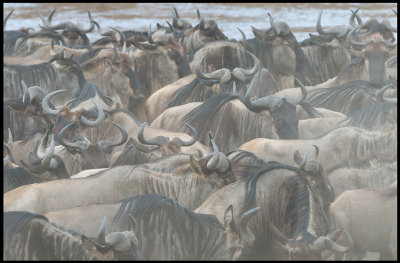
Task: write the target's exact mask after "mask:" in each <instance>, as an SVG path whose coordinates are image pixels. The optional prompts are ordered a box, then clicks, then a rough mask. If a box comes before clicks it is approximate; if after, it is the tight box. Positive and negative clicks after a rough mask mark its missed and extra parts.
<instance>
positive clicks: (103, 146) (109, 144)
mask: <svg viewBox="0 0 400 263" xmlns="http://www.w3.org/2000/svg"><path fill="white" fill-rule="evenodd" d="M112 124H114V125H115V126H117V128H118V129H119V130H120V131H121V134H122V138H121V140H120V141H117V142H111V141H99V142H98V143H97V145H98V146H99V147H100V149H102V150H103V151H105V152H107V150H108V149H109V148H112V147H115V146H119V145H121V144H124V143H125V142H126V141H127V140H128V133H127V132H126V130H125V128H124V127H122V126H121V125H119V124H118V123H115V122H112Z"/></svg>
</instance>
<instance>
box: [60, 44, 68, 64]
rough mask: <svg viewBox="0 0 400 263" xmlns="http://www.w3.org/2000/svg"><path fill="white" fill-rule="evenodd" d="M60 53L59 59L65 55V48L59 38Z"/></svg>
mask: <svg viewBox="0 0 400 263" xmlns="http://www.w3.org/2000/svg"><path fill="white" fill-rule="evenodd" d="M60 54H61V59H65V58H66V57H67V56H66V54H65V49H64V46H63V44H62V42H61V40H60Z"/></svg>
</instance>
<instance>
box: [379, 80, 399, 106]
mask: <svg viewBox="0 0 400 263" xmlns="http://www.w3.org/2000/svg"><path fill="white" fill-rule="evenodd" d="M390 86H392V83H390V84H388V85H386V86H384V87H383V88H381V89H380V90H379V91H378V93H377V94H376V97H377V98H378V99H379V100H380V101H382V102H392V103H397V98H386V97H384V96H383V94H384V93H385V91H386V90H387V89H388V88H389V87H390Z"/></svg>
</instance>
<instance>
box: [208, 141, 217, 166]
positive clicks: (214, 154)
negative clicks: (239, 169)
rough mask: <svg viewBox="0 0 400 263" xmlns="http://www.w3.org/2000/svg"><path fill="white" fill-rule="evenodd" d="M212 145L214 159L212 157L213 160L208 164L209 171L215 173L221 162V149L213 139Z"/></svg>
mask: <svg viewBox="0 0 400 263" xmlns="http://www.w3.org/2000/svg"><path fill="white" fill-rule="evenodd" d="M211 143H212V146H213V150H214V153H213V157H211V159H210V160H209V161H208V162H207V169H208V170H210V171H214V170H215V168H216V167H217V165H218V162H219V149H218V146H217V145H216V144H215V142H214V140H213V139H211Z"/></svg>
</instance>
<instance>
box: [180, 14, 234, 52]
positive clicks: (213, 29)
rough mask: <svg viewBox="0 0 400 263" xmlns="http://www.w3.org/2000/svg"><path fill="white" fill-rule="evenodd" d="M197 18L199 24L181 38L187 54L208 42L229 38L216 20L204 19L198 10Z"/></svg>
mask: <svg viewBox="0 0 400 263" xmlns="http://www.w3.org/2000/svg"><path fill="white" fill-rule="evenodd" d="M197 18H198V20H199V24H197V25H196V26H195V27H193V28H191V29H187V30H186V31H185V32H184V36H183V37H182V38H181V39H180V43H181V44H182V47H183V49H184V51H185V53H186V54H190V53H191V52H192V51H193V50H195V49H197V48H198V47H199V46H201V45H202V44H204V43H206V42H210V41H215V40H222V39H227V37H226V36H225V35H224V33H222V31H221V30H220V29H219V28H218V25H217V23H216V22H215V20H212V19H204V17H203V16H202V15H201V14H200V11H199V10H197Z"/></svg>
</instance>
